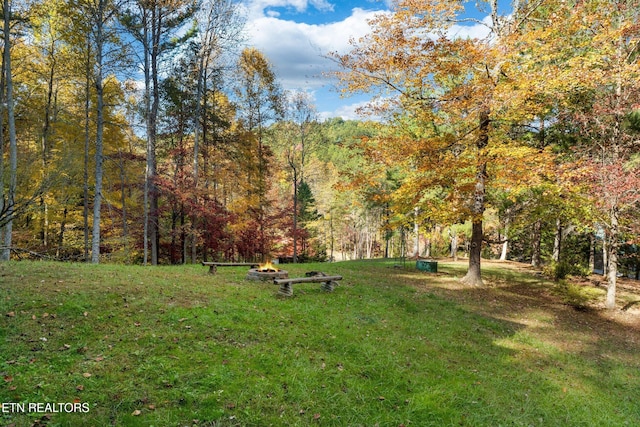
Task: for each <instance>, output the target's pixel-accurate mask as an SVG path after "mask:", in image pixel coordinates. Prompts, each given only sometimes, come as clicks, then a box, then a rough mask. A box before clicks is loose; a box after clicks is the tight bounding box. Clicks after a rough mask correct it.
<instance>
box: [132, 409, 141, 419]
mask: <svg viewBox="0 0 640 427" xmlns="http://www.w3.org/2000/svg"><path fill="white" fill-rule="evenodd" d="M131 415H133V416H134V417H138V416H140V415H142V411H141V410H140V409H136V410H135V411H133V412H132V413H131Z"/></svg>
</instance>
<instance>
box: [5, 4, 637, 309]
mask: <svg viewBox="0 0 640 427" xmlns="http://www.w3.org/2000/svg"><path fill="white" fill-rule="evenodd" d="M465 3H466V2H461V1H448V0H447V1H445V0H440V1H438V0H425V1H420V2H415V1H408V0H407V1H397V2H395V4H394V6H393V13H389V14H380V15H379V17H378V18H376V19H375V20H373V21H371V22H370V27H371V32H370V34H369V35H368V36H366V37H364V38H362V39H359V40H353V41H352V50H351V51H350V52H347V53H344V52H340V53H335V54H333V59H334V60H335V62H336V63H338V64H339V65H340V66H341V71H340V72H338V73H337V76H336V77H337V81H339V83H340V85H341V87H342V88H343V89H344V91H345V93H354V92H361V91H364V92H370V93H373V94H374V95H376V97H375V98H374V100H373V101H372V103H371V105H370V109H369V110H368V112H369V113H370V114H371V116H370V117H366V120H363V121H351V120H343V119H340V118H333V119H327V120H323V121H321V120H320V119H319V117H318V114H317V112H316V110H315V107H314V105H313V99H312V97H311V96H309V95H308V94H306V93H304V92H290V91H284V90H283V88H282V87H281V85H280V84H279V82H278V76H277V74H276V73H275V72H274V69H273V67H272V65H271V64H270V62H269V58H267V57H265V56H264V55H263V54H262V53H261V52H260V51H258V50H256V49H254V48H251V47H247V48H238V46H241V45H242V41H243V40H242V38H243V18H242V14H241V10H240V8H239V6H238V3H237V2H234V1H232V0H203V1H202V2H192V1H187V0H151V1H138V0H47V1H35V2H22V1H16V0H11V1H10V0H4V2H3V8H2V11H3V21H2V22H3V43H2V49H3V57H2V58H3V60H2V78H1V79H0V86H1V91H0V98H1V99H0V101H1V102H0V116H1V119H2V126H0V144H2V145H1V147H0V148H1V152H2V156H0V161H1V163H0V196H1V197H0V202H1V203H2V204H1V206H0V226H1V227H2V241H1V242H2V244H1V246H2V259H4V260H8V259H10V258H15V259H24V258H51V259H58V260H73V261H87V262H93V263H98V262H103V261H106V262H121V263H142V264H154V265H155V264H178V263H196V262H200V261H203V260H205V261H206V260H247V261H249V260H250V261H255V260H259V261H260V260H264V259H268V258H274V257H286V258H290V259H291V260H292V261H304V260H308V259H315V260H340V259H360V258H373V257H417V256H423V257H432V256H451V257H454V258H455V257H458V256H466V257H468V259H469V272H468V274H467V276H465V278H464V280H465V281H466V282H467V283H469V284H472V285H479V284H482V278H481V259H482V258H501V259H513V260H518V261H525V262H531V263H532V264H533V265H534V266H539V267H543V266H544V268H546V269H547V270H548V271H549V272H550V273H551V274H553V275H555V276H556V277H562V276H564V275H567V274H584V273H585V272H588V271H590V270H591V269H593V268H594V267H595V268H596V269H600V270H602V272H603V274H608V283H609V294H608V297H607V305H608V306H609V307H613V306H614V305H615V289H616V277H618V276H619V275H620V274H625V275H635V277H636V278H638V274H640V249H639V247H638V235H639V233H640V230H639V228H640V214H639V212H640V209H639V208H640V103H639V102H640V101H639V99H640V93H639V92H640V62H639V55H640V26H639V24H638V22H640V16H639V15H640V7H639V5H638V2H637V0H613V1H611V0H609V1H597V0H586V1H564V0H563V1H560V0H557V1H556V0H547V1H538V2H524V1H514V2H513V3H512V4H507V3H506V2H505V4H504V5H503V4H500V5H498V2H497V0H491V1H487V2H477V3H478V4H479V7H482V8H484V9H483V10H484V12H485V15H486V16H487V17H488V18H487V19H485V20H483V21H482V22H481V23H482V24H483V25H485V26H486V27H487V31H486V34H485V35H484V36H483V37H481V38H475V39H472V38H463V37H458V36H457V35H456V28H458V26H460V25H464V24H470V23H472V22H470V21H474V20H473V19H469V18H467V17H466V15H465V9H464V8H465V6H466V7H471V6H470V4H465ZM499 6H500V7H499Z"/></svg>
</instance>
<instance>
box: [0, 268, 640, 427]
mask: <svg viewBox="0 0 640 427" xmlns="http://www.w3.org/2000/svg"><path fill="white" fill-rule="evenodd" d="M286 268H287V270H289V275H290V276H291V277H293V276H303V275H304V273H305V272H306V271H311V270H316V271H318V270H319V271H324V272H326V273H330V274H340V275H342V276H343V277H344V279H343V280H342V281H341V284H340V286H338V287H336V289H335V291H334V292H332V293H327V292H325V291H323V290H321V288H320V284H297V285H293V290H294V296H293V297H292V298H286V299H285V298H282V297H278V296H277V286H275V285H273V284H270V283H257V282H249V281H246V280H245V275H246V268H242V267H233V268H231V267H229V268H221V269H219V271H218V273H217V274H216V275H209V274H207V268H205V267H202V266H199V265H188V266H172V267H140V266H120V265H117V266H116V265H97V266H94V265H84V264H64V263H49V262H9V263H2V264H0V292H1V299H0V314H1V315H2V316H1V319H0V322H1V323H0V345H1V347H0V372H1V374H2V375H1V376H2V377H3V380H2V382H1V383H0V401H1V402H2V404H3V405H2V412H0V425H5V426H6V425H9V426H11V425H12V426H44V425H47V426H112V425H113V426H269V425H273V426H288V425H298V426H307V425H326V426H376V425H379V426H454V425H455V426H634V425H639V424H640V315H638V311H637V310H635V311H634V309H635V307H637V306H634V307H632V308H631V309H629V310H626V311H618V312H617V313H615V314H610V313H606V312H605V311H603V310H600V309H598V308H597V307H596V308H591V307H590V306H589V304H582V302H584V301H588V299H589V298H590V296H592V295H594V293H595V296H596V297H597V296H599V295H601V293H602V290H601V289H596V288H595V287H593V286H591V287H589V286H586V287H584V290H585V294H584V295H586V296H585V299H584V300H580V301H581V304H579V305H576V304H575V300H576V298H577V297H576V295H575V294H576V293H577V294H580V293H581V292H582V289H583V288H581V287H571V288H570V290H571V295H568V291H567V289H569V288H567V286H566V285H563V286H561V285H557V284H554V283H552V282H547V281H545V280H544V279H543V278H542V277H541V276H539V275H535V274H533V272H529V271H527V270H526V269H525V268H523V266H522V265H518V264H512V263H504V264H495V263H494V264H490V263H487V264H486V268H485V271H484V275H485V281H486V285H485V286H484V287H482V288H470V287H466V286H462V285H460V284H459V283H458V278H459V277H461V276H462V275H463V274H464V270H465V266H464V264H463V263H447V262H440V263H439V265H438V268H439V272H438V273H437V274H433V273H425V272H420V271H417V270H416V269H415V268H414V265H413V264H412V263H411V262H407V263H406V264H400V265H396V264H394V262H393V261H361V262H341V263H333V264H303V265H287V266H286ZM578 296H579V295H578ZM623 297H624V298H627V299H628V300H629V301H633V300H634V298H635V299H640V295H635V294H633V293H630V294H625V295H624V296H623ZM46 403H49V404H50V406H49V407H46V406H45V404H46ZM38 404H39V405H40V406H36V405H38ZM20 405H22V406H20ZM29 405H31V406H29ZM30 408H31V410H30ZM47 409H48V410H49V411H48V412H45V410H47Z"/></svg>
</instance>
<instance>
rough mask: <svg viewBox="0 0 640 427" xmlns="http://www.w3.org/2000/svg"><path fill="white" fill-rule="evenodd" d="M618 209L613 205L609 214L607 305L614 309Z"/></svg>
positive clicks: (616, 273) (616, 276) (616, 274)
mask: <svg viewBox="0 0 640 427" xmlns="http://www.w3.org/2000/svg"><path fill="white" fill-rule="evenodd" d="M618 215H619V213H618V209H617V208H616V207H613V208H612V209H611V212H610V215H609V221H610V227H609V273H608V275H607V297H606V300H605V307H606V308H608V309H610V310H612V309H614V308H616V282H617V279H618V249H619V248H620V243H619V239H618V222H619V218H618Z"/></svg>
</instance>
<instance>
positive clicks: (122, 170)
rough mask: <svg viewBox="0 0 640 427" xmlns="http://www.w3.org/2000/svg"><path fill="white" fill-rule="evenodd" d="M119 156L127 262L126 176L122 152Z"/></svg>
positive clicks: (123, 238) (123, 239)
mask: <svg viewBox="0 0 640 427" xmlns="http://www.w3.org/2000/svg"><path fill="white" fill-rule="evenodd" d="M119 154H120V159H119V160H120V161H119V166H120V184H121V190H120V203H122V243H123V245H124V253H125V257H126V259H127V260H128V259H129V242H128V239H129V226H128V225H127V195H126V191H125V189H126V188H127V174H126V169H125V163H124V159H123V156H122V151H120V152H119Z"/></svg>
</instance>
